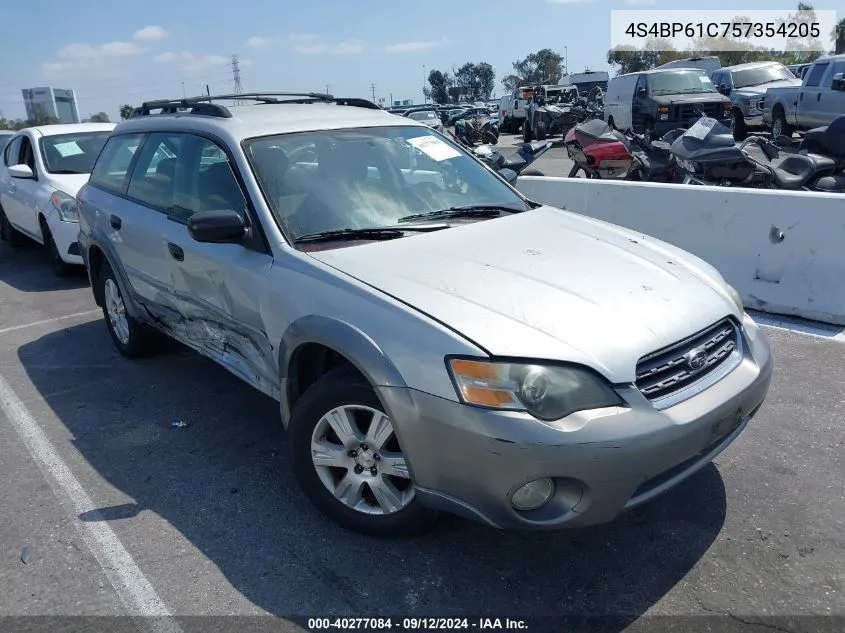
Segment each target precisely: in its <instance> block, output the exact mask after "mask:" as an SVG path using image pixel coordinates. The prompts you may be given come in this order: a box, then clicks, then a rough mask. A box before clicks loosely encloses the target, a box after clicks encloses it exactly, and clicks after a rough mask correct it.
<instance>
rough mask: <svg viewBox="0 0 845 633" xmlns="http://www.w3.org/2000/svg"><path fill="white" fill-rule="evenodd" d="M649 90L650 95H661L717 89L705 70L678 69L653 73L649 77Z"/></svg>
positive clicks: (695, 92)
mask: <svg viewBox="0 0 845 633" xmlns="http://www.w3.org/2000/svg"><path fill="white" fill-rule="evenodd" d="M648 92H649V94H650V95H653V96H660V95H673V94H701V93H709V92H717V90H716V86H714V85H713V82H712V81H710V77H708V76H707V74H706V73H705V72H704V71H703V70H676V71H671V72H658V73H652V74H651V75H650V76H649V78H648Z"/></svg>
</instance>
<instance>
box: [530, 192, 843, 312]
mask: <svg viewBox="0 0 845 633" xmlns="http://www.w3.org/2000/svg"><path fill="white" fill-rule="evenodd" d="M517 188H518V189H519V190H520V191H522V192H523V193H524V194H525V195H526V196H528V197H529V198H531V199H532V200H535V201H537V202H542V203H544V204H548V205H552V206H555V207H560V208H564V209H567V210H569V211H574V212H576V213H580V214H583V215H588V216H590V217H593V218H597V219H599V220H605V221H608V222H612V223H614V224H618V225H621V226H624V227H627V228H630V229H633V230H635V231H639V232H641V233H645V234H646V235H651V236H652V237H656V238H658V239H660V240H663V241H665V242H669V243H670V244H673V245H675V246H678V247H680V248H683V249H684V250H687V251H689V252H691V253H693V254H695V255H698V256H699V257H701V258H702V259H704V260H705V261H707V262H709V263H710V264H712V265H713V266H715V267H716V268H718V269H719V271H720V272H721V273H722V275H723V276H724V277H725V279H726V280H727V281H728V282H729V283H730V284H731V285H733V286H734V287H735V288H736V289H737V290H738V291H739V292H740V294H741V295H742V298H743V301H744V302H745V304H746V306H747V307H749V308H754V309H757V310H761V311H764V312H769V313H772V314H787V315H793V316H800V317H804V318H807V319H813V320H816V321H824V322H827V323H835V324H838V325H845V195H836V194H823V193H815V192H795V191H777V190H757V189H738V188H726V187H698V186H691V185H666V184H656V183H633V182H614V181H607V180H586V179H583V178H548V177H539V176H526V177H521V178H519V179H518V180H517Z"/></svg>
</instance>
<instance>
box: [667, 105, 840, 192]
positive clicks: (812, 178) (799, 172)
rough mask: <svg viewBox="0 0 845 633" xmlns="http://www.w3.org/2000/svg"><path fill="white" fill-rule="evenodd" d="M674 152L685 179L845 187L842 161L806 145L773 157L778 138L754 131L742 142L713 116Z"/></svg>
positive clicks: (714, 183) (683, 137) (697, 182)
mask: <svg viewBox="0 0 845 633" xmlns="http://www.w3.org/2000/svg"><path fill="white" fill-rule="evenodd" d="M835 135H836V130H834V133H833V134H832V135H831V137H832V138H833V137H835ZM671 152H672V154H673V155H674V156H675V160H676V162H677V164H678V166H679V167H680V168H681V169H682V170H683V171H684V178H683V182H684V183H686V184H695V185H710V186H722V187H752V188H766V189H791V190H801V191H827V192H837V193H839V192H845V175H843V174H841V173H837V171H838V170H839V169H841V164H839V165H838V164H837V161H836V160H835V159H833V158H830V157H828V156H823V155H821V154H811V153H809V152H806V148H805V152H804V153H798V154H789V155H788V156H786V157H785V158H783V159H782V160H779V161H778V162H774V161H775V160H776V159H779V158H780V148H778V146H777V145H776V144H775V143H772V142H771V141H768V140H766V139H764V138H762V137H759V136H750V137H748V138H747V139H745V140H744V141H743V142H742V143H740V144H737V143H736V142H735V141H734V138H733V135H732V134H731V131H730V130H729V129H728V128H727V127H725V126H724V125H722V124H721V123H719V122H718V121H716V120H715V119H711V118H709V117H702V118H700V119H699V120H698V121H697V122H696V123H695V124H694V125H693V126H692V127H691V128H690V129H689V130H687V131H686V132H684V134H683V135H681V136H680V137H678V139H677V140H676V141H675V142H674V143H672V146H671Z"/></svg>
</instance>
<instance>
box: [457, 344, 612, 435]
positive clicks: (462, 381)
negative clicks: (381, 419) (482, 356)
mask: <svg viewBox="0 0 845 633" xmlns="http://www.w3.org/2000/svg"><path fill="white" fill-rule="evenodd" d="M447 365H448V366H449V371H450V373H451V375H452V379H453V380H454V382H455V388H456V389H457V392H458V395H459V396H460V398H461V400H462V401H463V402H464V403H466V404H471V405H475V406H480V407H488V408H492V409H503V410H510V411H527V412H528V413H530V414H531V415H533V416H534V417H535V418H538V419H540V420H544V421H550V420H559V419H561V418H565V417H566V416H568V415H569V414H571V413H575V412H576V411H583V410H585V409H600V408H603V407H615V406H624V404H625V403H624V402H623V400H622V399H621V398H620V397H619V395H618V394H617V393H616V392H615V391H613V389H611V387H610V385H609V384H608V383H606V382H605V381H604V379H603V378H601V377H600V376H598V375H597V374H595V373H593V372H592V371H591V370H589V369H587V368H586V367H575V366H563V365H540V364H528V363H500V362H491V361H485V360H470V359H465V358H450V359H448V360H447Z"/></svg>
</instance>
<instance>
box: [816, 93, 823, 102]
mask: <svg viewBox="0 0 845 633" xmlns="http://www.w3.org/2000/svg"><path fill="white" fill-rule="evenodd" d="M821 100H822V93H819V94H817V95H816V101H821Z"/></svg>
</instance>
